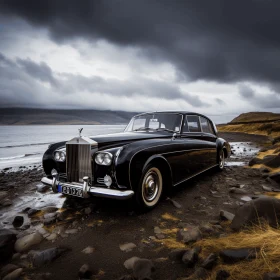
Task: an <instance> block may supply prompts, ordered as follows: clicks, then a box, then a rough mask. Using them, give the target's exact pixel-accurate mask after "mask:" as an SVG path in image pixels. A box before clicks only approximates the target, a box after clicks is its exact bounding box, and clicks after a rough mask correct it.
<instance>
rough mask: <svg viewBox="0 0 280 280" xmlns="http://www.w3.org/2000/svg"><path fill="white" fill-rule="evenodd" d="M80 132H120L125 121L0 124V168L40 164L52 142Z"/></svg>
mask: <svg viewBox="0 0 280 280" xmlns="http://www.w3.org/2000/svg"><path fill="white" fill-rule="evenodd" d="M81 127H83V131H82V135H85V136H89V135H90V136H94V135H100V134H108V133H114V132H121V131H123V130H124V128H125V125H18V126H0V130H1V133H0V170H2V169H4V168H9V167H12V169H13V170H15V169H17V168H18V167H20V166H22V167H33V166H34V165H35V166H37V165H39V164H41V162H42V157H43V154H44V152H45V151H46V150H47V148H48V146H49V145H50V144H52V143H56V142H60V141H68V140H71V139H72V138H73V137H76V136H78V135H79V134H78V129H79V128H81Z"/></svg>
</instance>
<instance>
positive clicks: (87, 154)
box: [66, 143, 92, 182]
mask: <svg viewBox="0 0 280 280" xmlns="http://www.w3.org/2000/svg"><path fill="white" fill-rule="evenodd" d="M91 165H92V160H91V145H90V144H87V143H83V144H74V143H73V144H72V143H66V174H67V181H68V182H83V177H84V176H88V177H90V179H91V180H92V166H91Z"/></svg>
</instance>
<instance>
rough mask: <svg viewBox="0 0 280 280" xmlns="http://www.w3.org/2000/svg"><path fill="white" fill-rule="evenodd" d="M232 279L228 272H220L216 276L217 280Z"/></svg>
mask: <svg viewBox="0 0 280 280" xmlns="http://www.w3.org/2000/svg"><path fill="white" fill-rule="evenodd" d="M229 277H230V273H229V272H227V271H226V270H219V271H217V274H216V280H226V279H228V278H229Z"/></svg>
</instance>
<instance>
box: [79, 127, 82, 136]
mask: <svg viewBox="0 0 280 280" xmlns="http://www.w3.org/2000/svg"><path fill="white" fill-rule="evenodd" d="M78 131H79V137H82V131H83V128H79V129H78Z"/></svg>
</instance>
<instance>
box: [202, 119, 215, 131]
mask: <svg viewBox="0 0 280 280" xmlns="http://www.w3.org/2000/svg"><path fill="white" fill-rule="evenodd" d="M200 124H201V129H202V131H203V132H206V133H211V134H214V132H213V129H212V126H211V124H210V122H209V121H208V120H207V119H205V118H203V117H200Z"/></svg>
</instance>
